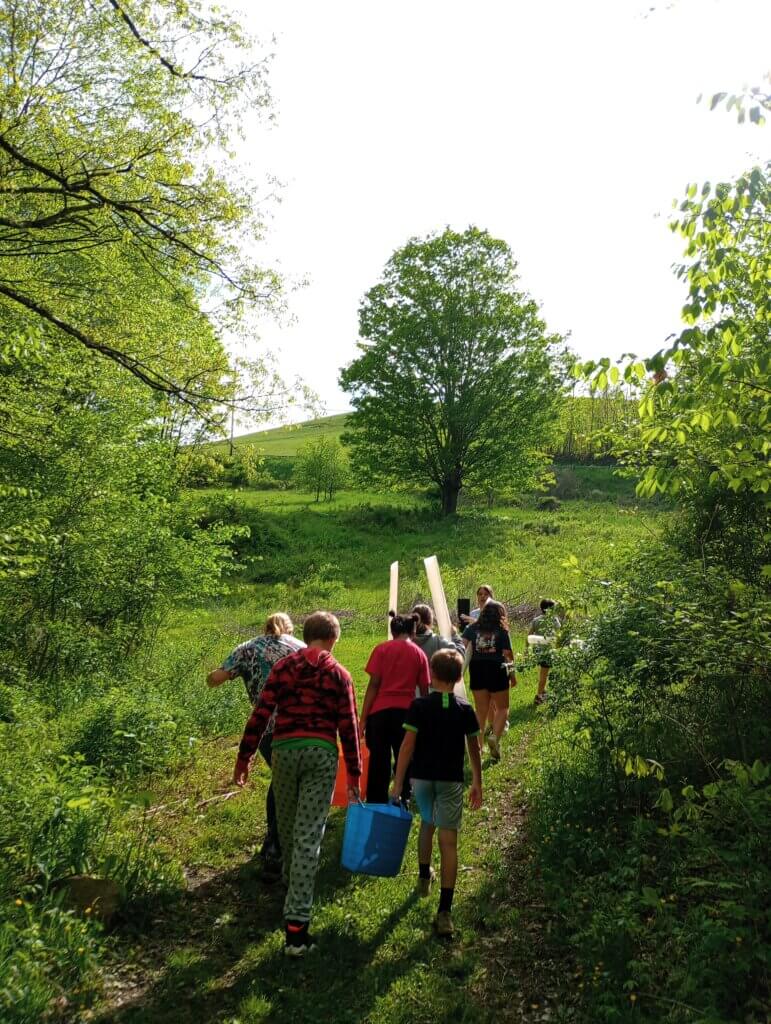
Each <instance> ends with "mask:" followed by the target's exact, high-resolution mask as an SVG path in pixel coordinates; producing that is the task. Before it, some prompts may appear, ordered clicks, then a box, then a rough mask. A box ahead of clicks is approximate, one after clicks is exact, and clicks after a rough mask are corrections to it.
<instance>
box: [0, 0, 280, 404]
mask: <svg viewBox="0 0 771 1024" xmlns="http://www.w3.org/2000/svg"><path fill="white" fill-rule="evenodd" d="M114 8H115V9H114ZM250 49H251V47H250V44H249V41H248V40H247V39H246V38H245V37H244V35H243V33H242V32H241V30H240V28H239V26H238V24H237V22H236V21H235V20H234V19H232V18H231V17H229V16H228V15H226V14H224V13H222V12H219V13H212V12H209V11H208V10H207V9H206V7H205V6H204V5H203V4H199V3H197V2H192V3H185V4H178V3H173V2H170V0H162V2H159V3H154V2H153V3H151V2H150V0H138V2H135V3H132V4H131V5H130V10H129V9H128V8H123V7H121V5H119V4H114V5H111V4H100V5H94V4H92V3H90V2H88V0H73V2H72V3H68V4H66V5H63V4H58V3H54V4H51V3H45V2H43V0H33V2H30V3H27V2H19V0H10V2H9V3H6V4H4V5H3V8H2V11H0V54H1V55H2V65H3V67H4V68H5V69H6V72H7V73H6V75H5V76H4V77H3V84H2V88H1V89H0V110H1V111H2V115H1V116H2V132H0V177H2V180H3V188H2V191H0V212H1V213H2V218H1V219H0V309H1V310H2V315H3V318H4V321H5V323H6V325H7V326H10V328H11V331H13V330H14V329H16V330H20V329H23V328H24V327H26V326H38V327H41V326H42V327H44V328H45V330H46V331H47V332H49V334H48V336H49V337H50V338H51V339H52V340H53V341H55V343H56V344H64V343H65V341H69V342H70V343H71V344H72V345H74V346H75V347H76V348H78V349H79V351H80V357H81V359H83V358H85V359H86V360H89V361H90V360H91V359H92V358H93V355H94V354H95V353H96V354H98V355H100V356H103V357H105V358H107V359H110V360H112V361H113V362H115V363H117V364H118V365H119V366H121V367H123V368H124V369H125V370H127V371H128V372H129V373H132V374H134V376H135V377H137V378H138V379H139V380H141V381H143V382H144V383H145V384H146V385H149V386H150V387H152V388H154V389H155V390H156V391H158V392H160V393H161V394H165V395H168V396H171V397H172V398H174V397H175V396H176V398H181V399H182V400H183V402H182V406H181V409H180V412H181V415H182V416H183V418H184V417H185V416H186V415H187V414H185V412H184V409H185V407H186V406H188V407H189V406H192V407H193V408H195V409H197V410H199V411H204V412H210V411H211V409H212V401H213V399H216V398H221V397H223V396H224V395H225V394H226V393H227V381H228V379H229V377H230V374H229V367H228V360H227V357H226V354H225V352H224V349H223V347H222V345H221V344H220V342H219V340H218V339H217V337H216V334H215V330H214V329H213V320H215V319H216V321H217V326H223V327H224V326H225V325H226V324H227V325H229V326H230V325H232V324H233V323H234V322H235V321H236V320H237V319H238V317H239V316H240V314H241V312H242V310H243V309H244V308H245V307H246V306H249V305H251V304H253V303H257V304H260V305H263V306H264V305H265V304H266V303H268V302H269V301H270V298H271V296H272V295H273V294H274V293H275V290H276V288H277V284H278V282H277V279H276V278H275V276H274V275H272V274H270V273H267V272H265V271H263V270H261V269H260V268H259V267H257V266H255V265H254V263H253V262H252V261H251V260H250V259H249V257H248V256H247V255H245V254H247V253H248V252H249V251H250V249H251V248H252V247H251V246H250V245H249V244H244V243H245V240H246V239H248V238H252V239H254V238H257V237H260V236H261V234H262V224H261V221H260V217H259V215H258V211H257V201H256V198H255V196H256V190H255V189H253V188H251V187H250V185H249V183H244V182H243V181H238V182H236V180H235V175H234V174H229V173H228V171H229V169H228V167H227V163H226V162H225V161H223V160H222V158H221V156H222V153H223V152H226V153H227V152H230V151H231V148H232V135H233V131H234V128H235V127H236V125H237V124H238V120H239V118H240V117H241V116H242V115H243V114H244V112H245V111H246V110H251V111H254V110H259V109H260V108H264V107H265V106H266V105H267V104H268V102H269V96H268V92H267V88H266V82H265V65H264V63H262V62H254V61H253V59H252V55H251V53H250ZM215 154H216V159H215V160H213V159H212V157H213V156H214V155H215ZM215 164H216V169H215ZM212 286H213V287H214V288H217V289H219V291H220V294H221V296H222V299H224V301H221V302H219V303H210V302H209V303H207V306H209V307H213V308H214V309H215V310H219V312H213V313H212V312H204V311H203V309H202V307H201V304H200V302H199V299H200V297H201V296H202V295H203V293H204V292H205V291H206V290H207V289H211V288H212ZM181 338H182V339H184V342H180V339H181Z"/></svg>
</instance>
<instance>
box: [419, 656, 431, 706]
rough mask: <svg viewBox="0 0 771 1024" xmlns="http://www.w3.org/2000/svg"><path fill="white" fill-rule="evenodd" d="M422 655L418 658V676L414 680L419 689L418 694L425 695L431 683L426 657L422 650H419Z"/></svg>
mask: <svg viewBox="0 0 771 1024" xmlns="http://www.w3.org/2000/svg"><path fill="white" fill-rule="evenodd" d="M420 653H421V654H422V655H423V657H422V658H421V659H420V668H419V669H418V678H417V680H416V684H415V685H416V686H417V687H418V689H419V690H420V696H421V697H425V696H427V694H428V688H429V686H430V685H431V669H430V668H429V666H428V658H427V657H426V655H425V653H424V652H423V651H421V652H420Z"/></svg>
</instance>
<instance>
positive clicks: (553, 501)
mask: <svg viewBox="0 0 771 1024" xmlns="http://www.w3.org/2000/svg"><path fill="white" fill-rule="evenodd" d="M560 505H561V502H560V500H559V499H558V498H555V497H554V495H552V494H547V495H546V496H545V497H543V498H539V500H538V505H537V507H538V509H539V510H540V511H541V512H557V511H558V510H559V508H560Z"/></svg>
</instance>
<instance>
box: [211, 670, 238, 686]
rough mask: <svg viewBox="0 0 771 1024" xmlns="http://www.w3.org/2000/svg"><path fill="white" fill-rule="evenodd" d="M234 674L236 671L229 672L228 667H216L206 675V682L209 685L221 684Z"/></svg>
mask: <svg viewBox="0 0 771 1024" xmlns="http://www.w3.org/2000/svg"><path fill="white" fill-rule="evenodd" d="M234 675H235V672H229V671H228V670H227V669H226V668H215V669H214V671H213V672H210V673H209V674H208V676H207V677H206V684H207V686H221V685H222V684H223V683H226V682H227V681H228V679H232V678H233V676H234Z"/></svg>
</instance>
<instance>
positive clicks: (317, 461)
mask: <svg viewBox="0 0 771 1024" xmlns="http://www.w3.org/2000/svg"><path fill="white" fill-rule="evenodd" d="M350 475H351V474H350V469H349V467H348V457H347V455H346V454H345V452H344V451H343V448H342V445H341V444H340V442H339V441H337V440H335V439H334V438H326V437H320V438H318V439H317V440H315V441H307V442H306V443H305V444H304V445H303V446H302V448H300V449H299V450H298V452H297V459H296V460H295V466H294V480H295V482H296V484H297V486H298V487H300V488H302V489H303V490H307V491H313V492H315V494H316V501H318V500H319V497H320V496H321V495H322V494H323V495H324V500H325V501H331V500H332V498H333V497H334V495H335V492H336V491H340V490H342V489H343V488H344V487H345V486H346V484H348V483H349V482H350Z"/></svg>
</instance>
